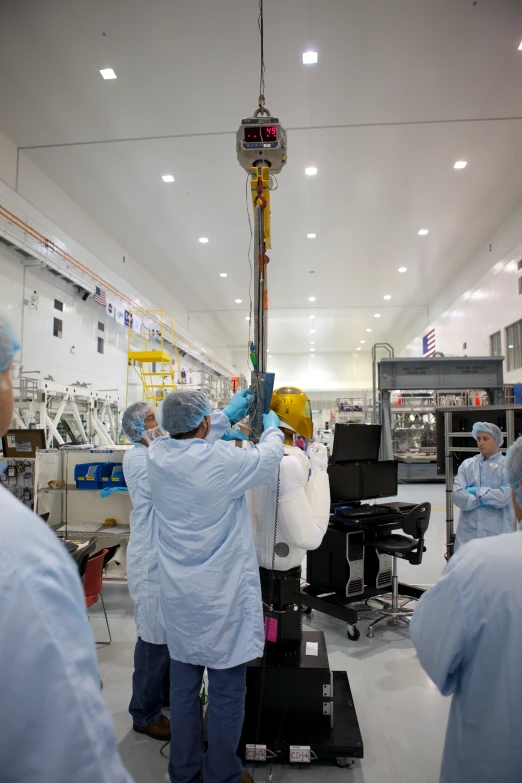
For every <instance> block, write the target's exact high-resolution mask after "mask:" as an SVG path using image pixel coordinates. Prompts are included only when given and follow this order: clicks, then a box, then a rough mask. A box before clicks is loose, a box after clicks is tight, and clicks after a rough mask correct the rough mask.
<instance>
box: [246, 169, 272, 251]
mask: <svg viewBox="0 0 522 783" xmlns="http://www.w3.org/2000/svg"><path fill="white" fill-rule="evenodd" d="M250 177H251V180H250V188H251V190H252V205H253V207H254V215H255V214H256V206H257V204H258V203H261V204H263V202H264V215H263V217H264V227H265V231H264V233H265V247H266V249H267V250H271V249H272V245H271V244H270V169H269V168H268V166H252V168H251V169H250Z"/></svg>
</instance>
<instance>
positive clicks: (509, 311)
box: [401, 221, 522, 384]
mask: <svg viewBox="0 0 522 783" xmlns="http://www.w3.org/2000/svg"><path fill="white" fill-rule="evenodd" d="M520 234H522V221H521V223H520V224H519V235H520ZM520 259H522V242H520V243H519V244H517V245H515V246H514V247H513V248H512V249H511V250H509V252H508V253H507V254H506V255H505V256H504V257H503V258H502V259H501V260H499V261H497V263H496V264H495V265H494V266H493V267H492V268H491V269H490V270H489V271H488V272H486V274H484V275H482V276H481V277H480V278H479V279H478V280H475V281H473V284H472V285H470V287H469V288H468V290H466V291H465V292H464V293H463V295H462V296H460V297H459V298H458V299H456V300H455V301H454V302H453V304H452V305H451V306H449V307H448V308H447V309H446V310H444V312H443V313H441V315H440V316H439V317H438V318H435V319H434V320H433V321H431V323H430V324H429V325H428V326H427V328H426V329H425V330H424V331H423V332H422V333H421V334H420V335H418V336H417V337H416V338H415V339H414V340H412V341H411V342H410V343H408V345H406V346H405V348H404V349H403V351H401V355H404V356H422V335H423V334H425V333H426V331H428V330H429V329H431V328H435V335H436V349H437V350H438V351H442V352H443V353H444V354H446V355H447V356H464V355H467V356H489V355H490V346H489V337H490V335H492V334H494V333H495V332H497V331H499V330H500V332H501V335H502V351H503V354H504V356H507V345H506V334H505V328H506V327H507V326H509V325H510V324H512V323H514V322H515V321H518V320H520V319H521V318H522V296H520V295H519V293H518V279H519V277H521V276H522V271H518V261H519V260H520ZM464 344H466V347H464ZM504 381H505V383H508V384H511V383H519V382H520V381H522V369H518V370H514V371H512V372H508V371H507V361H506V362H505V364H504Z"/></svg>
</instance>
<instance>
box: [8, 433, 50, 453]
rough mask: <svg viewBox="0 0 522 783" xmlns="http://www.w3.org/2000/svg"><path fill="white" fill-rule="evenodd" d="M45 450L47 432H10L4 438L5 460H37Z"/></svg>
mask: <svg viewBox="0 0 522 783" xmlns="http://www.w3.org/2000/svg"><path fill="white" fill-rule="evenodd" d="M45 448H47V446H46V444H45V430H8V431H7V433H6V434H5V435H4V437H3V438H2V449H3V452H4V458H5V459H35V458H36V450H37V449H45Z"/></svg>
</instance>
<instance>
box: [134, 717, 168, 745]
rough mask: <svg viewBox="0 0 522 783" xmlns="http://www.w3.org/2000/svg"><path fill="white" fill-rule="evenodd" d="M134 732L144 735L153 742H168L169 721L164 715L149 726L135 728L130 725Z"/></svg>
mask: <svg viewBox="0 0 522 783" xmlns="http://www.w3.org/2000/svg"><path fill="white" fill-rule="evenodd" d="M132 728H133V729H134V731H137V732H138V734H146V735H147V737H152V739H155V740H161V742H168V741H169V740H170V720H169V719H168V718H166V717H165V715H160V716H159V718H158V720H155V721H154V723H151V724H150V726H136V725H135V724H133V725H132Z"/></svg>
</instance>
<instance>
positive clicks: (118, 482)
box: [111, 464, 127, 487]
mask: <svg viewBox="0 0 522 783" xmlns="http://www.w3.org/2000/svg"><path fill="white" fill-rule="evenodd" d="M111 484H112V486H113V487H126V486H127V483H126V481H125V476H124V475H123V465H120V464H116V465H114V467H113V469H112V473H111Z"/></svg>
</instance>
